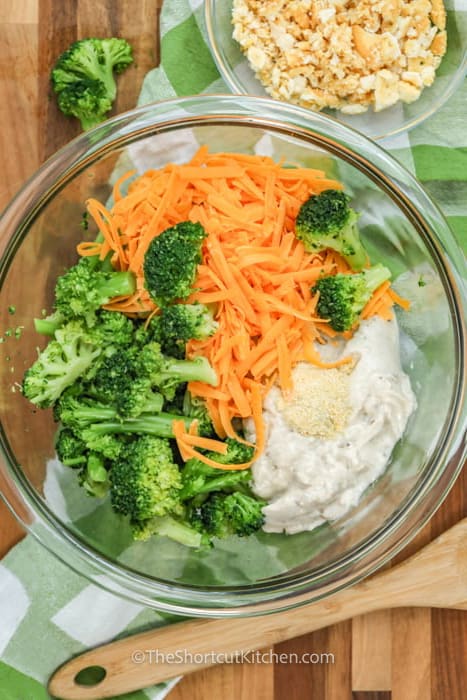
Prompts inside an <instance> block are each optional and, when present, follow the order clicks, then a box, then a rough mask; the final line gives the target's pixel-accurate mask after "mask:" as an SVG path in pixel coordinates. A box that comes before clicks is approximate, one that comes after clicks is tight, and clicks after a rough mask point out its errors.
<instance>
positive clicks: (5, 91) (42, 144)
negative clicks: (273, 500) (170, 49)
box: [0, 0, 467, 700]
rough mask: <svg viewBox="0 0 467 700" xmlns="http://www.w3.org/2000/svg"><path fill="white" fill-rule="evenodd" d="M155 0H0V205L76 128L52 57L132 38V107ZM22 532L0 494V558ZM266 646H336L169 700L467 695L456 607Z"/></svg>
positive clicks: (223, 670)
mask: <svg viewBox="0 0 467 700" xmlns="http://www.w3.org/2000/svg"><path fill="white" fill-rule="evenodd" d="M166 1H167V2H170V0H166ZM160 4H161V2H160V0H0V124H1V127H0V158H1V165H2V171H3V173H2V174H3V177H2V179H1V182H0V208H3V206H4V205H5V204H6V203H7V202H8V200H9V199H10V198H11V197H12V196H13V195H14V193H15V192H16V191H17V189H18V188H19V187H20V185H21V184H22V182H24V180H25V179H26V178H27V177H28V176H29V175H31V174H32V173H33V172H34V170H35V169H36V168H37V167H38V165H39V164H40V163H41V162H43V161H44V160H45V159H46V158H47V157H48V156H50V155H51V154H52V153H53V152H54V150H56V149H57V148H58V147H60V146H61V145H63V144H64V143H66V142H67V141H68V140H69V139H70V138H72V137H73V136H75V135H76V134H77V133H78V126H77V125H76V124H74V123H73V122H72V121H69V120H67V119H65V118H64V117H63V116H62V115H61V114H60V113H59V112H58V110H57V108H56V105H55V101H54V100H53V99H51V97H50V95H49V86H48V74H49V70H50V67H51V65H52V63H53V61H54V59H55V58H56V57H57V56H58V55H59V54H60V52H61V51H62V50H63V49H65V48H66V47H67V45H68V44H69V43H70V42H71V41H72V40H73V39H75V38H78V37H84V36H89V35H90V34H94V35H100V36H111V35H116V34H117V35H118V34H120V35H121V36H124V37H125V38H127V39H128V40H130V41H131V42H132V44H133V45H134V49H135V58H136V61H135V66H133V67H132V68H130V69H129V70H128V71H127V72H126V73H124V74H123V75H122V76H121V77H120V78H119V91H118V99H117V104H116V111H118V112H120V111H123V110H126V109H130V108H131V107H133V106H134V104H135V101H136V97H137V94H138V92H139V88H140V86H141V81H142V78H143V76H144V74H145V72H146V71H147V70H149V69H150V68H152V67H153V66H154V65H155V63H156V61H157V56H158V40H157V36H158V35H157V28H158V6H159V5H160ZM466 486H467V471H466V470H465V469H464V471H463V474H462V475H461V476H460V478H459V479H458V481H457V483H456V485H455V486H454V488H453V489H452V491H451V493H450V494H449V496H448V498H447V499H446V501H445V502H444V504H443V505H442V506H441V507H440V508H439V510H438V511H437V513H436V514H435V515H434V516H433V518H432V519H431V521H430V523H429V524H428V525H427V526H426V527H425V528H424V529H423V530H422V532H420V533H419V535H418V536H417V538H416V539H415V540H414V541H413V542H412V543H411V545H410V546H409V547H408V548H406V549H405V550H404V551H403V552H401V553H400V554H399V556H398V558H397V559H398V560H402V559H403V558H404V557H406V556H408V554H410V553H412V552H413V551H415V550H416V549H417V548H419V547H420V546H422V545H423V544H425V543H426V542H428V541H430V540H431V539H432V538H434V537H435V536H437V535H438V534H440V533H441V532H443V531H444V530H446V529H447V528H448V527H450V526H452V525H453V524H454V523H456V522H457V521H459V520H460V519H461V518H463V517H465V516H466V515H467V499H466ZM21 536H22V531H21V529H20V528H19V527H18V525H17V524H16V523H15V521H14V520H13V518H12V516H11V515H10V514H9V512H8V511H7V509H6V508H5V507H4V505H3V504H1V502H0V555H2V554H4V553H5V552H6V551H7V550H8V549H9V548H10V547H11V546H13V544H14V543H15V542H16V541H17V540H18V539H19V538H20V537H21ZM213 646H214V647H215V640H214V641H213ZM274 651H276V652H286V653H291V652H298V653H301V652H302V651H304V652H314V653H321V652H323V653H333V654H334V655H335V663H334V664H316V665H312V664H307V665H298V664H279V663H275V664H243V665H226V666H222V667H217V668H212V669H207V670H202V671H199V672H197V673H195V674H193V675H192V676H189V677H186V678H185V679H183V680H182V681H181V682H180V683H179V684H178V685H177V686H176V687H175V688H174V690H172V691H171V693H170V698H169V700H211V698H212V699H216V700H217V698H222V700H234V699H235V700H284V699H287V700H307V699H310V700H311V699H312V700H350V699H351V698H352V700H389V699H390V698H391V699H392V700H465V699H466V698H467V664H466V659H467V614H466V613H465V612H461V611H451V610H449V611H447V610H439V609H435V610H430V609H426V610H425V609H422V610H414V609H401V610H397V611H393V612H383V613H381V612H378V613H374V614H372V615H366V616H364V617H360V618H357V619H355V620H353V621H352V622H344V623H340V624H339V625H337V626H333V627H329V628H327V629H324V630H319V631H317V632H314V633H312V634H308V635H305V636H301V637H298V638H295V639H293V640H291V641H288V642H284V643H281V644H277V645H275V646H274ZM1 697H2V692H1V688H0V698H1ZM15 700H16V699H15Z"/></svg>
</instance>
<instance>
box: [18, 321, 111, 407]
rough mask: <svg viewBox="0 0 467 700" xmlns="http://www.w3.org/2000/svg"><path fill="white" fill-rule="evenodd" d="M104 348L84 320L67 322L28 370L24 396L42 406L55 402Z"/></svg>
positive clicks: (25, 376)
mask: <svg viewBox="0 0 467 700" xmlns="http://www.w3.org/2000/svg"><path fill="white" fill-rule="evenodd" d="M101 351H102V348H100V347H96V346H95V345H94V344H93V343H92V340H91V338H90V337H89V335H88V334H87V333H86V330H85V329H84V328H83V326H82V324H81V323H79V322H77V321H71V322H70V323H67V324H65V325H64V326H62V327H61V328H59V329H58V330H57V331H56V332H55V338H54V340H51V341H50V342H49V343H48V345H47V346H46V347H45V348H44V350H42V352H41V353H40V354H39V357H38V358H37V360H36V361H35V362H34V364H33V365H32V366H31V367H30V368H29V369H27V370H26V372H25V375H24V379H23V387H22V389H23V394H24V396H25V397H26V398H27V399H29V401H31V402H32V403H34V404H36V406H39V407H40V408H46V407H48V406H52V405H53V404H54V403H55V402H56V401H57V399H58V398H59V396H60V395H61V394H62V392H63V391H64V390H65V389H66V388H67V387H69V386H71V385H72V384H73V383H74V382H75V381H76V380H77V379H78V378H79V377H82V376H83V375H84V374H85V373H86V372H87V371H88V370H89V368H90V367H91V365H92V363H93V362H94V360H95V359H96V358H97V357H98V356H99V355H100V353H101Z"/></svg>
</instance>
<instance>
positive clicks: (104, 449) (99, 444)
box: [79, 428, 125, 460]
mask: <svg viewBox="0 0 467 700" xmlns="http://www.w3.org/2000/svg"><path fill="white" fill-rule="evenodd" d="M79 435H80V439H81V440H82V441H83V442H84V444H85V446H86V448H87V449H88V450H91V451H93V452H98V453H99V454H100V455H102V457H104V458H105V459H109V460H115V459H117V458H118V457H119V456H120V453H121V451H122V448H123V446H124V444H125V443H124V442H122V440H121V439H120V438H119V437H118V436H117V435H113V434H110V435H96V434H95V432H94V431H93V430H92V428H90V429H89V430H88V429H87V428H84V430H81V431H80V433H79Z"/></svg>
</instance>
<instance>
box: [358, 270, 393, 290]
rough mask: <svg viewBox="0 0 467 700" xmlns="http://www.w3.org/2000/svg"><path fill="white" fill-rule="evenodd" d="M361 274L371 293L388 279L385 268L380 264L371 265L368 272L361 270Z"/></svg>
mask: <svg viewBox="0 0 467 700" xmlns="http://www.w3.org/2000/svg"><path fill="white" fill-rule="evenodd" d="M363 274H364V275H365V282H366V284H367V287H368V289H369V291H371V292H374V291H375V289H378V287H380V286H381V285H382V284H383V282H386V280H387V279H388V277H389V275H388V269H387V267H384V265H382V264H381V263H377V264H376V265H373V267H370V268H369V269H368V270H363Z"/></svg>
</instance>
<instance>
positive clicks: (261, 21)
mask: <svg viewBox="0 0 467 700" xmlns="http://www.w3.org/2000/svg"><path fill="white" fill-rule="evenodd" d="M232 22H233V26H234V29H233V38H234V39H235V40H236V41H238V43H239V44H240V47H241V49H242V51H243V52H244V53H245V55H246V56H247V59H248V61H249V63H250V65H251V67H252V69H253V70H254V71H255V74H256V77H257V78H258V79H259V80H260V81H261V83H262V84H263V85H264V87H265V89H266V91H267V92H268V93H269V94H270V95H271V96H272V97H274V98H276V99H279V100H285V101H289V102H293V103H295V104H299V105H302V106H305V107H308V108H309V109H313V110H317V111H319V110H321V109H325V108H332V109H339V110H341V111H342V112H343V113H347V114H360V113H362V112H365V111H366V110H367V109H368V107H370V106H371V107H373V109H374V110H375V111H376V112H378V111H380V110H383V109H386V108H387V107H390V106H392V105H393V104H395V103H396V102H399V101H402V102H413V101H414V100H416V99H418V97H419V96H420V94H421V92H422V90H423V88H424V87H426V86H428V85H431V84H432V82H433V80H434V78H435V71H436V69H437V68H438V66H439V65H440V63H441V59H442V57H443V55H444V54H445V52H446V47H447V37H446V31H445V27H446V12H445V9H444V4H443V1H442V0H234V2H233V12H232Z"/></svg>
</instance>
